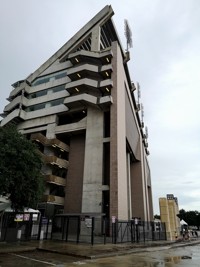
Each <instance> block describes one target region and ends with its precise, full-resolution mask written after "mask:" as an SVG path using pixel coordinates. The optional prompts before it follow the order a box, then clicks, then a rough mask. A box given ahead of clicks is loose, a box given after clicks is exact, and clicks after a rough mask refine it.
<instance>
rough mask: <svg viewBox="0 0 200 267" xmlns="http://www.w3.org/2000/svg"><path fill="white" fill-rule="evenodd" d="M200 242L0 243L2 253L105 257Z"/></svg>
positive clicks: (45, 241) (197, 240)
mask: <svg viewBox="0 0 200 267" xmlns="http://www.w3.org/2000/svg"><path fill="white" fill-rule="evenodd" d="M197 244H200V239H192V240H190V241H181V242H174V241H152V242H146V243H133V244H131V243H124V244H106V245H103V244H95V245H93V246H91V245H90V244H76V243H66V242H62V241H53V240H43V241H26V242H15V243H6V242H2V243H0V254H1V253H4V254H5V253H20V252H26V251H35V250H39V251H48V252H53V253H59V254H63V255H70V256H74V257H81V258H87V259H94V258H103V257H110V256H117V255H125V254H130V253H138V252H144V251H152V250H154V251H155V250H162V249H164V248H166V247H168V248H172V247H181V246H191V245H197Z"/></svg>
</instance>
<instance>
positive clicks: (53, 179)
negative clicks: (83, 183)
mask: <svg viewBox="0 0 200 267" xmlns="http://www.w3.org/2000/svg"><path fill="white" fill-rule="evenodd" d="M45 180H46V182H47V183H50V184H56V185H60V186H65V185H66V180H65V179H64V178H61V177H59V176H56V175H52V174H49V175H45Z"/></svg>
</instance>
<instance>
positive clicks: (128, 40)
mask: <svg viewBox="0 0 200 267" xmlns="http://www.w3.org/2000/svg"><path fill="white" fill-rule="evenodd" d="M124 34H125V36H126V50H127V51H128V49H129V48H131V47H133V41H132V32H131V29H130V27H129V24H128V20H127V19H125V20H124Z"/></svg>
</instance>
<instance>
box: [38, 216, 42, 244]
mask: <svg viewBox="0 0 200 267" xmlns="http://www.w3.org/2000/svg"><path fill="white" fill-rule="evenodd" d="M41 229H42V214H40V221H39V229H38V237H37V240H40V233H41Z"/></svg>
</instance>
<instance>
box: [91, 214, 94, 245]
mask: <svg viewBox="0 0 200 267" xmlns="http://www.w3.org/2000/svg"><path fill="white" fill-rule="evenodd" d="M91 244H92V246H93V245H94V217H92V228H91Z"/></svg>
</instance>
